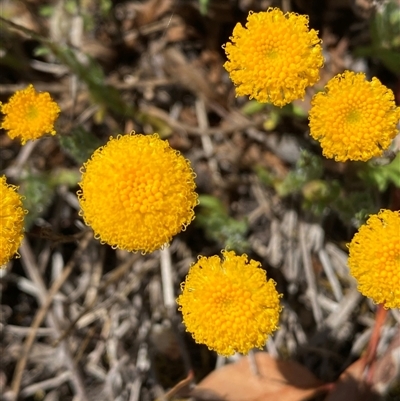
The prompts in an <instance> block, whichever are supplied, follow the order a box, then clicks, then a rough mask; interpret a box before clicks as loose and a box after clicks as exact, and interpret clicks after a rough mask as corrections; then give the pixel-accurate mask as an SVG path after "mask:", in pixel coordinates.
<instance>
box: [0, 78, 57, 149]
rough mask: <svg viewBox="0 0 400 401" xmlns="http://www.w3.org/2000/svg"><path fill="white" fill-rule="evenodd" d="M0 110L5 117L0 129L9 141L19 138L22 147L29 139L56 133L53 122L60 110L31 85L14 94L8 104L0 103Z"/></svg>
mask: <svg viewBox="0 0 400 401" xmlns="http://www.w3.org/2000/svg"><path fill="white" fill-rule="evenodd" d="M0 110H1V112H2V113H3V114H4V115H5V117H4V120H3V122H2V124H1V125H0V128H3V129H4V130H6V131H7V134H8V136H9V137H10V138H11V139H14V138H17V137H20V139H21V142H22V144H23V145H24V144H25V143H26V141H28V140H29V139H32V140H34V139H38V138H40V137H41V136H43V135H45V134H51V135H55V133H56V131H55V130H54V122H55V121H56V119H57V117H58V114H59V113H60V108H59V107H58V105H57V103H56V102H54V101H53V100H52V99H51V97H50V94H49V93H48V92H42V93H38V92H36V91H35V89H34V87H33V86H32V85H29V86H28V87H27V88H26V89H23V90H19V91H17V92H15V94H14V95H13V96H11V98H10V100H9V101H8V103H6V104H1V103H0Z"/></svg>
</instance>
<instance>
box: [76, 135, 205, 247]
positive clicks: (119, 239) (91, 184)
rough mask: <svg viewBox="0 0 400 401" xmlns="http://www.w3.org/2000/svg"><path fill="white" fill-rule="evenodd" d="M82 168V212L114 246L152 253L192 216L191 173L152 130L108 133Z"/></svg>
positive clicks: (177, 154) (193, 202) (176, 153)
mask: <svg viewBox="0 0 400 401" xmlns="http://www.w3.org/2000/svg"><path fill="white" fill-rule="evenodd" d="M82 170H83V171H82V182H80V183H79V185H80V187H81V190H80V191H78V197H79V202H80V205H81V208H82V216H83V218H84V220H85V222H86V224H87V225H89V226H91V227H92V228H93V230H94V232H95V236H96V238H98V239H100V240H101V241H102V242H104V243H107V244H109V245H111V246H113V247H115V248H120V249H125V250H127V251H139V250H140V251H142V252H152V251H154V250H156V249H159V248H161V247H162V246H163V245H164V244H167V243H168V242H169V241H171V239H172V236H174V235H175V234H177V233H179V232H180V231H181V230H182V229H184V228H185V227H186V226H187V225H188V224H189V223H190V222H191V221H192V220H193V218H194V212H193V208H194V207H195V206H196V205H197V203H198V201H197V194H196V192H195V188H196V185H195V182H194V178H195V174H194V173H193V170H192V169H191V167H190V164H189V162H188V161H187V160H186V159H185V158H184V157H183V156H182V155H181V154H180V153H179V152H177V151H176V150H174V149H172V148H171V147H170V146H169V144H168V142H167V141H163V140H161V139H160V138H159V136H158V135H157V134H154V135H135V134H128V135H120V136H118V137H117V138H110V141H109V142H108V143H107V144H106V145H105V146H103V147H101V148H99V149H97V150H96V151H95V152H94V153H93V155H92V157H91V159H89V160H88V161H87V162H86V163H85V164H84V169H82Z"/></svg>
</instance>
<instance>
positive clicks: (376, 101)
mask: <svg viewBox="0 0 400 401" xmlns="http://www.w3.org/2000/svg"><path fill="white" fill-rule="evenodd" d="M399 119H400V108H399V107H396V105H395V103H394V95H393V92H392V91H391V90H390V89H388V88H386V86H384V85H382V84H381V83H380V81H379V80H378V79H377V78H372V81H371V82H369V81H367V80H366V78H365V74H363V73H355V72H352V71H345V72H344V73H343V74H338V75H336V76H335V77H333V78H332V79H331V80H330V81H329V82H328V84H327V85H326V87H325V91H323V92H319V93H317V94H316V95H315V96H314V97H313V99H312V102H311V110H310V115H309V120H310V134H311V136H312V137H313V138H314V139H316V140H318V141H320V143H321V147H322V150H323V154H324V156H326V157H328V158H335V160H336V161H341V162H343V161H346V160H362V161H367V160H369V159H370V158H372V157H375V156H380V155H382V153H383V150H385V149H387V148H388V147H389V146H390V143H391V141H392V139H393V138H394V137H395V136H396V135H397V129H396V125H397V123H398V121H399Z"/></svg>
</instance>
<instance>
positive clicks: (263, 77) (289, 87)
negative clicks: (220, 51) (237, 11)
mask: <svg viewBox="0 0 400 401" xmlns="http://www.w3.org/2000/svg"><path fill="white" fill-rule="evenodd" d="M230 40H231V42H228V43H227V44H226V45H225V52H226V55H227V57H228V61H227V62H226V63H225V64H224V67H225V69H226V70H227V71H228V72H229V75H230V77H231V79H232V81H233V83H234V84H235V85H236V94H237V96H242V95H249V96H250V98H254V99H256V100H258V101H259V102H262V103H267V102H268V103H272V104H274V105H276V106H280V107H282V106H284V105H285V104H288V103H290V102H292V101H293V100H296V99H302V98H304V95H305V88H306V87H308V86H311V85H314V84H315V83H316V82H317V81H318V80H319V71H320V69H321V67H322V65H323V57H322V47H321V39H319V38H318V32H317V31H315V30H314V29H311V30H310V29H309V28H308V17H307V16H305V15H298V14H295V13H290V12H289V13H286V14H284V13H283V12H282V11H281V10H279V9H278V8H269V9H268V10H267V11H266V12H259V13H250V14H249V16H248V18H247V23H246V27H243V26H242V25H241V24H240V23H238V24H237V25H236V26H235V28H234V30H233V36H232V37H231V38H230Z"/></svg>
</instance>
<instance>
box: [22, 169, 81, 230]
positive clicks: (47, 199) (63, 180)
mask: <svg viewBox="0 0 400 401" xmlns="http://www.w3.org/2000/svg"><path fill="white" fill-rule="evenodd" d="M79 178H80V174H79V173H78V172H77V171H75V170H67V169H59V170H55V171H52V172H51V173H32V172H28V173H27V174H26V176H25V177H24V178H23V179H22V181H21V189H20V193H21V195H23V196H24V197H25V199H24V200H23V203H24V207H25V209H26V210H28V212H29V213H28V214H27V215H26V216H25V229H26V230H29V228H30V227H31V226H32V224H33V223H34V221H35V220H36V219H37V218H38V217H40V216H42V215H43V214H44V213H46V211H47V209H48V208H49V206H50V205H51V203H52V201H53V197H54V193H55V189H56V187H57V186H58V185H67V186H68V187H74V186H76V185H77V183H78V181H79Z"/></svg>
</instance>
